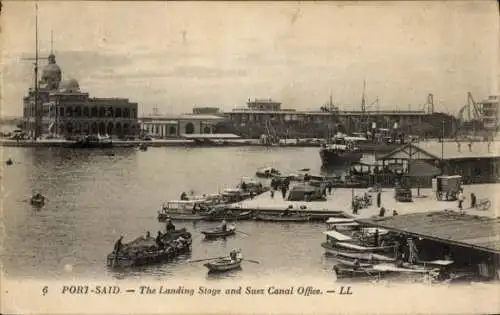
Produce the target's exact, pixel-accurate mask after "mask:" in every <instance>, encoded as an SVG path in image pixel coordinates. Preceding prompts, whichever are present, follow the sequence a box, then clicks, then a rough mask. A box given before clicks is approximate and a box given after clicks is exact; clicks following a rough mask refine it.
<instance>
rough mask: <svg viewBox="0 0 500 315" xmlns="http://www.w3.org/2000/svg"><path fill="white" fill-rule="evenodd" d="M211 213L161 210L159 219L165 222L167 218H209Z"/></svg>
mask: <svg viewBox="0 0 500 315" xmlns="http://www.w3.org/2000/svg"><path fill="white" fill-rule="evenodd" d="M209 216H210V215H209V214H186V213H170V212H160V213H158V221H160V222H165V221H167V219H171V220H177V221H200V220H204V219H206V218H208V217H209Z"/></svg>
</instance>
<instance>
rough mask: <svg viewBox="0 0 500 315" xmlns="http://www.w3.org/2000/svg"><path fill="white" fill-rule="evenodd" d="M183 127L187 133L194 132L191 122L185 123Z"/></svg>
mask: <svg viewBox="0 0 500 315" xmlns="http://www.w3.org/2000/svg"><path fill="white" fill-rule="evenodd" d="M185 129H186V133H187V134H192V133H193V132H194V125H193V123H187V124H186V127H185Z"/></svg>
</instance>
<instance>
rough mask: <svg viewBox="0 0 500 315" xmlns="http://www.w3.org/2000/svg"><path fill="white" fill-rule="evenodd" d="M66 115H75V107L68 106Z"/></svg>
mask: <svg viewBox="0 0 500 315" xmlns="http://www.w3.org/2000/svg"><path fill="white" fill-rule="evenodd" d="M66 117H73V108H72V107H67V108H66Z"/></svg>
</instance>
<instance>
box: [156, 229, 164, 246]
mask: <svg viewBox="0 0 500 315" xmlns="http://www.w3.org/2000/svg"><path fill="white" fill-rule="evenodd" d="M161 238H162V235H161V232H160V231H158V235H156V245H157V246H158V247H159V248H163V242H162V240H161Z"/></svg>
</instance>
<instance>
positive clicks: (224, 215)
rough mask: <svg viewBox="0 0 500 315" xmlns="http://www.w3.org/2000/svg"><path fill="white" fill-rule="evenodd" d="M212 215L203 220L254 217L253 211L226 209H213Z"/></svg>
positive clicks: (240, 219) (232, 219)
mask: <svg viewBox="0 0 500 315" xmlns="http://www.w3.org/2000/svg"><path fill="white" fill-rule="evenodd" d="M209 213H210V215H209V216H208V217H206V218H204V219H203V220H205V221H222V220H226V221H242V220H250V219H251V218H252V213H253V211H251V210H250V211H243V212H233V211H230V210H226V209H220V210H219V209H213V210H211V211H210V212H209Z"/></svg>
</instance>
